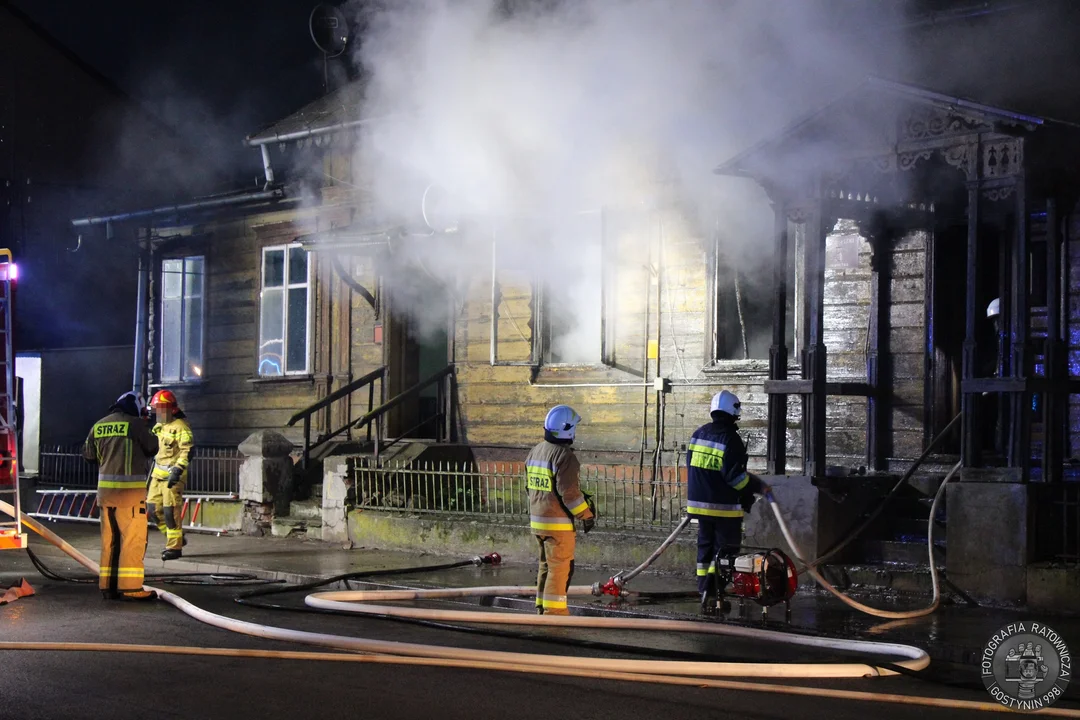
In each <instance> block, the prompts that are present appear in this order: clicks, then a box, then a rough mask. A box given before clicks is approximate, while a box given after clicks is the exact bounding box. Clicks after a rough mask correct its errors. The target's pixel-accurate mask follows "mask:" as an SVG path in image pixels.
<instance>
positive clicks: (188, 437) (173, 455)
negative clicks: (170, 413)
mask: <svg viewBox="0 0 1080 720" xmlns="http://www.w3.org/2000/svg"><path fill="white" fill-rule="evenodd" d="M154 434H155V435H157V437H158V442H159V443H160V448H159V449H158V451H157V457H155V458H154V471H153V476H154V477H155V478H156V479H158V480H164V479H165V478H167V477H169V471H170V470H172V468H173V466H176V467H179V468H181V469H182V470H183V474H182V475H181V480H184V479H186V478H187V467H188V463H189V462H191V449H192V448H193V447H195V435H194V434H192V432H191V426H190V425H188V421H187V420H185V419H184V418H173V420H172V421H171V422H170V423H169V424H167V425H162V424H161V423H158V424H157V425H155V426H154Z"/></svg>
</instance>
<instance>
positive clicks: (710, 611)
mask: <svg viewBox="0 0 1080 720" xmlns="http://www.w3.org/2000/svg"><path fill="white" fill-rule="evenodd" d="M701 614H702V615H705V616H706V617H714V616H716V615H718V614H719V612H718V610H717V607H716V595H715V594H713V593H711V592H709V591H708V590H706V591H705V592H703V593H701Z"/></svg>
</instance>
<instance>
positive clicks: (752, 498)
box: [739, 493, 757, 514]
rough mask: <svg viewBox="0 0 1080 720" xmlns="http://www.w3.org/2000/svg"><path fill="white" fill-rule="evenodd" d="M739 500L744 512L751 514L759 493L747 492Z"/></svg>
mask: <svg viewBox="0 0 1080 720" xmlns="http://www.w3.org/2000/svg"><path fill="white" fill-rule="evenodd" d="M739 501H740V504H741V505H742V509H743V512H744V513H747V514H749V513H750V509H751V508H753V507H754V503H755V502H757V495H755V494H754V493H746V494H745V495H743V496H742V497H741V498H740V499H739Z"/></svg>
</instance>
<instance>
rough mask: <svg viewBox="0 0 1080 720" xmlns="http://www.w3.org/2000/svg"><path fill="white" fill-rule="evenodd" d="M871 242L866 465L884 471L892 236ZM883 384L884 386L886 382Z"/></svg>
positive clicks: (876, 237) (875, 235)
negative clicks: (884, 387) (890, 240)
mask: <svg viewBox="0 0 1080 720" xmlns="http://www.w3.org/2000/svg"><path fill="white" fill-rule="evenodd" d="M866 237H867V240H868V241H869V242H870V253H871V254H870V322H869V327H868V331H869V332H868V335H869V337H868V338H867V345H868V346H869V348H870V351H869V352H868V353H867V356H866V382H867V384H868V385H869V386H870V394H869V395H868V396H867V398H866V465H867V467H869V468H872V469H874V470H884V469H885V456H886V454H887V446H888V443H887V435H888V423H887V422H886V420H887V419H888V416H889V408H890V407H891V403H890V400H889V396H888V390H883V389H882V386H883V385H886V386H888V385H889V383H888V377H889V373H888V372H887V370H886V368H885V367H884V366H885V365H886V364H887V358H888V356H889V310H890V305H891V296H890V292H889V290H890V287H889V286H890V281H889V278H890V273H889V260H890V257H889V239H890V237H889V234H888V231H886V230H882V229H878V231H877V233H871V234H868V235H867V236H866ZM883 380H884V382H883Z"/></svg>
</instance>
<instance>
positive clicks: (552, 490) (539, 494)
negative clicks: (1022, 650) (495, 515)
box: [525, 440, 593, 535]
mask: <svg viewBox="0 0 1080 720" xmlns="http://www.w3.org/2000/svg"><path fill="white" fill-rule="evenodd" d="M580 470H581V463H579V462H578V459H577V455H575V454H574V451H573V449H571V448H570V447H568V446H566V445H558V444H556V443H552V442H548V441H547V440H544V441H543V442H541V443H540V444H539V445H537V446H536V447H534V448H533V449H532V450H531V451H529V456H528V457H527V458H525V475H526V487H527V488H528V491H529V523H530V525H531V526H532V529H533V532H534V533H536V534H537V535H540V534H545V535H546V534H547V533H551V532H574V518H577V519H579V520H588V519H589V518H591V517H592V516H593V514H592V511H591V510H589V505H588V503H587V502H585V495H584V494H583V493H582V492H581V486H580V484H579V478H578V474H579V472H580Z"/></svg>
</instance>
